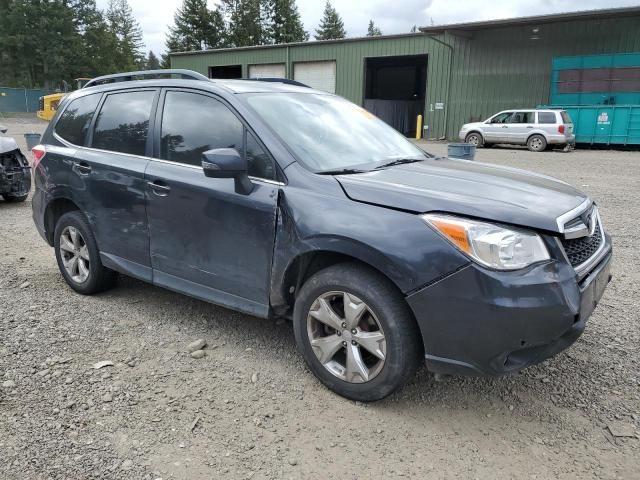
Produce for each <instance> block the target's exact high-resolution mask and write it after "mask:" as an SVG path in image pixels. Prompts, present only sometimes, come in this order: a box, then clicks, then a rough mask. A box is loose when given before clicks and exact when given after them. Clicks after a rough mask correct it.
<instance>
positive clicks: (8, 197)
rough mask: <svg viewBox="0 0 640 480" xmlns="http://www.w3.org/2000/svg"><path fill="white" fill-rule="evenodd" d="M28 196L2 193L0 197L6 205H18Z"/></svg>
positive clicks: (26, 194)
mask: <svg viewBox="0 0 640 480" xmlns="http://www.w3.org/2000/svg"><path fill="white" fill-rule="evenodd" d="M28 196H29V194H28V193H25V194H24V195H13V194H11V193H4V194H3V195H2V198H4V201H5V202H7V203H19V202H24V201H25V200H26V199H27V197H28Z"/></svg>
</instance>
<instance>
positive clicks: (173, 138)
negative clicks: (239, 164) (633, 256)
mask: <svg viewBox="0 0 640 480" xmlns="http://www.w3.org/2000/svg"><path fill="white" fill-rule="evenodd" d="M244 137H245V128H244V125H242V122H240V120H239V119H238V117H236V115H235V114H234V113H233V112H232V111H231V110H229V108H227V106H226V105H224V104H223V103H222V102H220V101H218V100H216V99H214V98H211V97H208V96H206V95H200V94H197V93H189V92H167V95H166V97H165V101H164V111H163V112H162V126H161V134H160V158H162V159H164V160H170V161H173V162H180V163H186V164H188V165H201V163H202V152H206V151H207V150H213V149H214V148H235V149H236V150H237V151H238V152H239V153H240V154H241V155H242V154H244V155H245V156H246V158H247V162H248V164H249V175H250V176H252V177H257V178H265V179H274V178H275V172H274V167H273V162H272V160H271V157H269V155H268V154H267V153H266V152H265V151H264V149H263V148H262V147H261V146H260V144H259V143H258V141H257V140H256V139H255V137H254V136H253V135H252V134H251V133H250V132H248V131H247V132H246V143H245V141H244Z"/></svg>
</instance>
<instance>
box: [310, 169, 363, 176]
mask: <svg viewBox="0 0 640 480" xmlns="http://www.w3.org/2000/svg"><path fill="white" fill-rule="evenodd" d="M368 171H369V170H359V169H357V168H337V169H335V170H323V171H321V172H316V173H317V174H318V175H350V174H353V173H365V172H368Z"/></svg>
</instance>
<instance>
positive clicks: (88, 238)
mask: <svg viewBox="0 0 640 480" xmlns="http://www.w3.org/2000/svg"><path fill="white" fill-rule="evenodd" d="M73 231H75V232H76V236H75V238H76V239H78V241H77V242H76V241H73V237H74V235H73ZM63 235H65V238H66V239H67V242H66V243H65V245H66V247H65V246H62V247H61V244H62V242H63V239H62V236H63ZM77 235H79V238H78V236H77ZM69 241H70V242H71V243H69ZM85 247H86V248H85ZM54 249H55V252H56V260H57V261H58V268H59V269H60V272H61V273H62V276H63V277H64V279H65V281H66V282H67V284H68V285H69V286H70V287H71V288H72V289H74V290H75V291H76V292H78V293H81V294H83V295H91V294H94V293H98V292H102V291H104V290H107V289H109V288H111V287H112V286H113V285H114V284H115V280H116V276H117V274H116V272H114V271H113V270H110V269H108V268H106V267H105V266H104V265H102V262H101V261H100V252H99V251H98V245H97V243H96V239H95V237H94V235H93V232H92V231H91V227H90V226H89V223H88V222H87V219H86V217H85V216H84V215H83V214H82V213H81V212H79V211H73V212H68V213H65V214H64V215H62V216H61V217H60V219H59V220H58V223H57V224H56V228H55V233H54ZM72 250H73V251H72ZM72 257H75V258H76V263H75V265H76V267H75V268H71V272H70V271H69V270H68V269H67V267H66V266H65V263H67V265H70V264H73V262H70V261H69V260H68V259H69V258H72ZM82 266H84V268H81V267H82ZM73 272H77V275H73ZM85 273H86V277H85V276H84V274H85Z"/></svg>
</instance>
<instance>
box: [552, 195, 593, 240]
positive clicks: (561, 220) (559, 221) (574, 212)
mask: <svg viewBox="0 0 640 480" xmlns="http://www.w3.org/2000/svg"><path fill="white" fill-rule="evenodd" d="M592 204H593V202H592V201H591V199H590V198H587V199H586V200H585V201H584V202H582V203H581V204H580V205H578V206H577V207H575V208H573V209H571V210H569V211H568V212H566V213H563V214H562V215H560V216H559V217H558V218H556V225H557V226H558V232H560V233H565V228H564V225H565V223H567V222H568V221H569V220H573V219H574V218H575V217H577V216H579V215H580V214H582V213H584V211H585V210H587V209H588V208H589V207H590V206H591V205H592Z"/></svg>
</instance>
